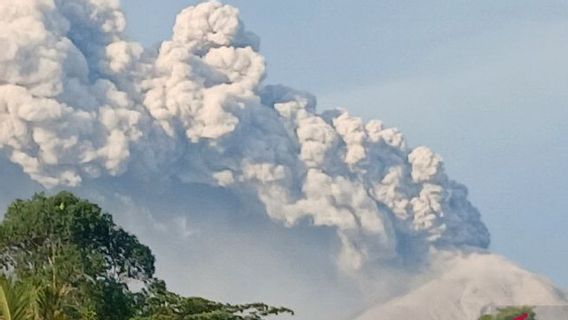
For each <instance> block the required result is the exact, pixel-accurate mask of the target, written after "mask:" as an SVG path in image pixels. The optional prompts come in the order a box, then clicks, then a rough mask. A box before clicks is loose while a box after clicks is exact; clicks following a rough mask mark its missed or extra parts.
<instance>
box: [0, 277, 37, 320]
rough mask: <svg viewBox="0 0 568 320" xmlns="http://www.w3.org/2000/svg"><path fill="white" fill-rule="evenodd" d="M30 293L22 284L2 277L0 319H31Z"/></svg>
mask: <svg viewBox="0 0 568 320" xmlns="http://www.w3.org/2000/svg"><path fill="white" fill-rule="evenodd" d="M29 293H30V290H29V288H28V287H27V286H25V285H23V284H22V283H19V282H16V281H13V280H10V279H7V278H5V277H1V276H0V319H1V320H25V319H29V316H30V313H29V308H28V306H29V305H30V298H31V297H30V294H29Z"/></svg>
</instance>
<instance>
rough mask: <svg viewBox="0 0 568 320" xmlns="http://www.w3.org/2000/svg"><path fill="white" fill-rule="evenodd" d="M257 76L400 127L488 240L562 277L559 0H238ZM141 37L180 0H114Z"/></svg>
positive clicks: (567, 131) (567, 103) (566, 275)
mask: <svg viewBox="0 0 568 320" xmlns="http://www.w3.org/2000/svg"><path fill="white" fill-rule="evenodd" d="M225 2H226V3H229V4H232V5H235V6H236V7H238V8H240V10H241V15H242V18H243V20H244V21H245V24H246V25H247V28H248V29H249V30H252V31H254V32H255V33H257V34H258V35H259V36H260V37H261V52H262V53H263V54H264V55H265V57H266V59H267V62H268V74H269V76H268V78H267V82H270V83H284V84H287V85H289V86H293V87H296V88H299V89H305V90H308V91H310V92H312V93H314V94H316V95H317V96H318V101H319V108H320V110H322V109H327V108H334V107H344V108H346V109H348V110H350V111H351V113H352V114H355V115H359V116H361V117H364V118H367V119H371V118H377V119H381V120H383V121H385V122H386V123H387V125H390V126H395V127H398V128H400V129H401V130H402V131H403V132H404V133H405V134H406V136H407V138H408V140H409V142H410V144H411V145H412V146H418V145H427V146H429V147H431V148H433V149H434V150H435V151H437V152H438V153H440V154H441V155H442V156H443V158H444V159H445V162H446V167H447V169H448V171H449V174H450V176H451V177H452V178H454V179H456V180H459V181H461V182H463V183H465V184H466V185H467V186H468V187H469V189H470V198H471V200H472V202H473V203H474V204H475V205H476V206H477V207H478V208H479V209H480V211H481V212H482V215H483V217H484V220H485V222H486V223H487V225H488V226H489V228H490V230H491V232H492V238H493V243H492V249H493V250H494V251H496V252H498V253H501V254H503V255H505V256H507V257H510V258H512V259H513V260H514V261H516V262H518V263H520V264H521V265H523V266H525V267H527V268H529V269H530V270H532V271H536V272H538V273H542V274H544V275H546V276H548V277H549V278H551V279H553V280H554V281H555V282H556V283H557V284H559V285H561V286H563V287H564V288H568V268H566V265H568V232H567V230H566V229H567V228H568V210H567V209H566V208H567V207H568V186H567V182H566V180H567V178H568V173H567V171H568V125H567V123H566V122H567V120H568V91H567V90H566V88H568V72H567V71H568V2H567V1H560V0H558V1H548V0H539V1H536V0H535V1H526V0H517V1H498V2H496V1H475V2H473V1H455V0H454V1H450V0H446V1H438V0H434V1H427V2H426V1H404V2H401V1H394V0H392V1H378V0H373V1H371V0H359V1H356V2H347V1H338V0H326V1H323V0H319V1H316V0H287V1H267V0H246V1H244V0H242V1H237V0H235V1H225ZM122 3H123V6H124V8H125V11H126V14H127V17H128V24H129V25H128V32H129V34H130V35H131V36H132V37H133V38H134V39H136V40H139V41H141V42H143V43H144V44H145V45H152V44H155V43H157V42H159V41H160V40H163V39H165V38H167V37H169V35H170V29H171V26H172V24H173V20H174V18H175V15H176V13H177V12H178V11H179V10H180V9H181V8H183V7H185V6H187V5H188V4H192V3H195V2H193V1H181V0H168V1H159V0H122Z"/></svg>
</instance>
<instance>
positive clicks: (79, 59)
mask: <svg viewBox="0 0 568 320" xmlns="http://www.w3.org/2000/svg"><path fill="white" fill-rule="evenodd" d="M124 28H125V19H124V16H123V14H122V12H121V11H120V9H119V6H118V1H112V0H104V1H102V0H98V1H94V0H80V1H77V0H75V1H70V0H55V1H53V0H22V1H4V2H2V3H0V43H1V44H2V47H3V48H4V50H2V52H1V53H0V149H1V150H2V153H3V154H4V155H5V156H6V157H7V158H9V159H10V161H12V162H13V163H16V164H18V165H19V166H21V167H22V169H23V171H24V172H25V173H26V174H28V175H29V176H30V177H31V178H32V179H34V180H36V181H37V182H39V183H40V184H42V185H43V186H45V187H48V188H50V187H56V186H63V187H75V186H79V185H81V184H82V183H84V182H86V181H91V180H93V179H97V178H101V177H109V176H112V177H120V176H124V175H125V174H126V173H129V175H130V176H140V177H142V178H141V179H146V180H151V179H160V180H162V181H164V180H168V179H174V180H179V181H182V182H184V183H206V184H209V185H212V186H222V187H225V188H230V189H231V190H234V192H236V193H239V194H242V195H243V196H247V197H248V196H251V195H252V196H253V197H255V198H257V199H258V200H259V201H261V203H262V204H263V205H264V206H265V208H266V212H267V213H268V215H269V216H270V217H271V218H273V219H275V220H279V221H282V222H283V223H285V224H286V225H289V226H293V225H296V224H297V223H299V222H300V221H308V222H310V223H312V224H313V225H315V226H327V227H332V228H334V229H335V230H336V231H337V234H338V236H339V239H340V240H341V243H342V244H343V245H342V249H341V252H340V253H339V255H338V257H339V258H338V261H339V263H340V266H341V267H342V268H343V269H345V270H351V271H354V270H357V269H360V268H361V267H362V266H363V265H365V263H367V262H369V261H383V260H393V259H395V260H396V259H401V258H404V257H405V255H407V254H410V253H411V254H412V255H416V254H417V253H420V252H427V250H428V247H432V246H433V247H459V246H477V247H487V245H488V243H489V234H488V232H487V229H486V228H485V226H484V225H483V224H482V223H481V221H480V216H479V213H478V212H477V210H476V209H475V208H474V207H473V206H472V205H471V204H470V203H469V202H468V200H467V190H466V188H465V187H464V186H462V185H460V184H458V183H456V182H454V181H452V180H451V179H449V178H448V177H447V176H446V174H445V173H444V168H443V163H442V161H441V159H440V157H439V156H437V155H436V154H434V153H433V152H432V151H430V150H429V149H428V148H426V147H419V148H416V149H411V148H408V147H407V146H406V144H405V141H404V137H403V136H402V135H401V133H400V132H398V131H397V130H396V129H392V128H386V127H385V126H384V125H383V124H382V123H381V122H379V121H370V122H367V123H366V122H364V121H362V120H361V119H359V118H356V117H353V116H350V115H349V114H348V113H347V112H345V111H341V110H336V111H328V112H325V113H323V114H318V113H317V112H316V110H315V107H316V102H315V98H314V97H312V96H311V95H309V94H307V93H304V92H300V91H296V90H293V89H289V88H286V87H284V86H265V85H264V84H263V83H262V80H263V78H264V72H265V63H264V58H263V57H262V56H261V55H260V54H259V53H258V50H259V40H258V37H256V36H255V35H254V34H252V33H250V32H248V31H246V30H245V27H244V25H243V23H242V22H241V21H240V20H239V17H238V10H236V9H235V8H232V7H230V6H226V5H222V4H220V3H217V2H205V3H202V4H199V5H197V6H194V7H189V8H187V9H185V10H183V11H182V12H181V13H180V14H179V15H178V17H177V20H176V23H175V26H174V28H173V35H172V38H171V39H170V40H167V41H164V42H163V43H162V44H161V46H160V47H159V49H158V50H157V52H155V51H154V50H148V49H144V48H142V46H141V45H139V44H137V43H135V42H131V41H129V40H128V39H126V37H125V36H124V34H123V30H124Z"/></svg>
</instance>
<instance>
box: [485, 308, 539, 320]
mask: <svg viewBox="0 0 568 320" xmlns="http://www.w3.org/2000/svg"><path fill="white" fill-rule="evenodd" d="M533 309H534V308H532V307H526V306H525V307H506V308H499V309H497V314H496V315H489V314H486V315H484V316H481V318H479V320H517V319H520V320H536V314H535V312H534V310H533Z"/></svg>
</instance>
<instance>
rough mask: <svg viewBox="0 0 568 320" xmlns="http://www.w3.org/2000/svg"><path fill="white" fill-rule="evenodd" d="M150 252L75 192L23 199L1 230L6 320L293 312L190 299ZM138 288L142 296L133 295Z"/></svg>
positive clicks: (0, 313)
mask: <svg viewBox="0 0 568 320" xmlns="http://www.w3.org/2000/svg"><path fill="white" fill-rule="evenodd" d="M154 263H155V258H154V255H153V254H152V252H151V250H150V248H148V247H147V246H145V245H144V244H142V243H140V241H139V240H138V239H137V237H136V236H135V235H132V234H130V233H128V232H127V231H125V230H124V229H122V228H121V227H119V226H118V225H116V224H115V222H114V221H113V218H112V216H111V215H110V214H108V213H105V212H103V211H102V210H101V208H100V207H99V206H97V205H96V204H94V203H91V202H89V201H87V200H84V199H80V198H78V197H76V196H75V195H73V194H71V193H68V192H61V193H59V194H57V195H54V196H51V197H50V196H46V195H45V194H36V195H35V196H33V197H32V198H31V199H29V200H16V201H14V202H13V203H12V204H11V205H10V206H9V207H8V210H7V212H6V214H5V217H4V220H3V221H2V222H1V223H0V274H1V275H2V276H1V277H0V319H1V320H19V319H34V320H60V319H61V320H66V319H69V320H71V319H93V320H97V319H101V320H103V319H104V320H130V319H132V320H178V319H179V320H260V319H263V318H264V317H266V316H269V315H278V314H281V313H290V314H293V312H292V311H291V310H289V309H287V308H276V307H271V306H268V305H265V304H263V303H253V304H245V305H231V304H225V303H219V302H214V301H210V300H207V299H204V298H196V297H190V298H188V297H182V296H180V295H178V294H175V293H173V292H170V291H168V290H167V287H166V284H165V282H164V281H162V280H160V279H157V278H155V277H154V272H155V266H154ZM133 283H138V284H141V287H142V289H141V290H139V291H136V292H134V291H132V290H131V289H130V287H129V285H130V286H131V285H132V284H133Z"/></svg>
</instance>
